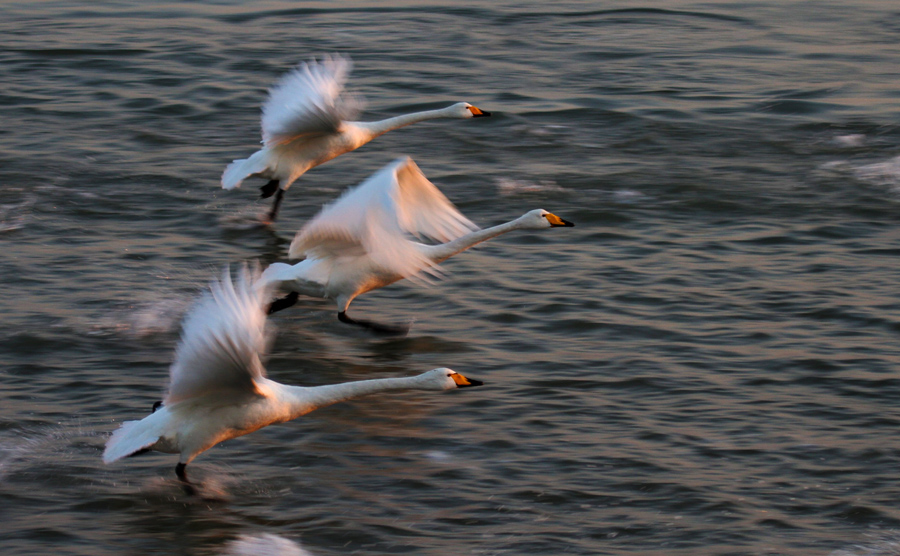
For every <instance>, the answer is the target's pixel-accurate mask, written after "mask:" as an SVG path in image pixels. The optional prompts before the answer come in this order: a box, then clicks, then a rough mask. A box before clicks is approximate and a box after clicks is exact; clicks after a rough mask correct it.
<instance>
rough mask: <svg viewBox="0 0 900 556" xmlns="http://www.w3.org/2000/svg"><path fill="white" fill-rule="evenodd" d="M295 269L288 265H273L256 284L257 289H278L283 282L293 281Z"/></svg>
mask: <svg viewBox="0 0 900 556" xmlns="http://www.w3.org/2000/svg"><path fill="white" fill-rule="evenodd" d="M294 274H295V272H294V267H293V266H291V265H289V264H286V263H272V264H270V265H269V266H268V267H267V268H266V270H265V272H263V273H262V275H261V276H260V277H259V279H258V280H257V281H256V283H255V284H254V285H255V286H256V287H257V288H260V287H262V288H272V287H275V288H277V287H278V285H279V284H280V283H281V282H286V281H288V280H293V279H294V278H295V276H294Z"/></svg>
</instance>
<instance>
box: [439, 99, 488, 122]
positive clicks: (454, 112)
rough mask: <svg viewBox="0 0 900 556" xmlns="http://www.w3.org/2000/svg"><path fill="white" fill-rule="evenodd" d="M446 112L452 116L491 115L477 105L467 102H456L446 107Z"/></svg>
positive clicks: (485, 116)
mask: <svg viewBox="0 0 900 556" xmlns="http://www.w3.org/2000/svg"><path fill="white" fill-rule="evenodd" d="M447 112H448V113H449V114H450V117H452V118H464V119H465V118H487V117H488V116H490V115H491V113H490V112H486V111H484V110H482V109H481V108H478V107H477V106H472V105H471V104H469V103H468V102H457V103H456V104H454V105H453V106H450V107H449V108H447Z"/></svg>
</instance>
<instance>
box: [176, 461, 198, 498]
mask: <svg viewBox="0 0 900 556" xmlns="http://www.w3.org/2000/svg"><path fill="white" fill-rule="evenodd" d="M186 467H187V464H186V463H181V462H178V465H176V466H175V474H176V475H178V480H179V481H181V487H182V488H183V489H184V492H185V494H187V495H188V496H196V494H197V489H195V488H194V485H192V484H191V482H190V481H188V478H187V473H185V468H186Z"/></svg>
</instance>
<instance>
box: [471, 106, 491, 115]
mask: <svg viewBox="0 0 900 556" xmlns="http://www.w3.org/2000/svg"><path fill="white" fill-rule="evenodd" d="M466 108H468V109H469V112H471V113H472V117H473V118H487V117H488V116H490V115H491V113H490V112H485V111H484V110H482V109H481V108H478V107H477V106H466Z"/></svg>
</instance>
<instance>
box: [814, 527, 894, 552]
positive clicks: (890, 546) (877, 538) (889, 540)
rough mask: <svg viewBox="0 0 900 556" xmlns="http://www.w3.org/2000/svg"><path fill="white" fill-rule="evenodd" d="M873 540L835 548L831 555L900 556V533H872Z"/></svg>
mask: <svg viewBox="0 0 900 556" xmlns="http://www.w3.org/2000/svg"><path fill="white" fill-rule="evenodd" d="M869 536H870V537H871V539H872V540H871V542H868V543H865V544H856V545H853V546H850V547H847V548H842V549H840V550H835V551H833V552H831V553H830V554H829V556H900V534H898V533H890V534H888V533H882V534H877V535H876V534H872V535H869Z"/></svg>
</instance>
